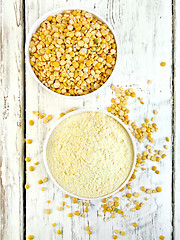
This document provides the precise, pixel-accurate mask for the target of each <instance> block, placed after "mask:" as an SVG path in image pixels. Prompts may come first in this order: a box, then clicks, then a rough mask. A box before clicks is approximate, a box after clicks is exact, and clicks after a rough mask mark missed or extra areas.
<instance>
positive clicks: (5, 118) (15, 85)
mask: <svg viewBox="0 0 180 240" xmlns="http://www.w3.org/2000/svg"><path fill="white" fill-rule="evenodd" d="M0 11H1V14H0V22H1V23H0V24H1V26H0V36H1V37H0V46H1V55H0V60H1V76H0V82H1V91H0V99H1V100H0V123H1V125H0V139H1V140H0V142H1V143H0V239H2V240H5V239H8V240H11V239H13V240H18V239H23V218H24V216H23V176H24V172H23V165H24V160H23V153H24V150H23V149H24V124H23V123H24V121H23V115H24V104H23V92H24V82H23V61H24V59H23V55H24V53H23V10H22V1H21V0H18V1H0Z"/></svg>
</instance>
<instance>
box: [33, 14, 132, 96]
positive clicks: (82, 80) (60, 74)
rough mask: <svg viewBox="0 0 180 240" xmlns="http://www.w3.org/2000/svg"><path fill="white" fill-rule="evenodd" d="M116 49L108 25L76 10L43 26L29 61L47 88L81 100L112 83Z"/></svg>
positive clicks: (36, 36)
mask: <svg viewBox="0 0 180 240" xmlns="http://www.w3.org/2000/svg"><path fill="white" fill-rule="evenodd" d="M116 49H117V47H116V42H115V38H114V35H113V34H112V32H111V31H110V29H109V28H108V26H107V25H106V24H104V23H103V22H102V21H100V20H98V19H97V18H96V17H95V16H93V15H92V14H91V13H89V12H86V11H82V10H73V11H66V12H64V13H62V14H57V15H55V16H49V17H48V18H47V19H46V20H45V21H43V22H42V23H41V25H40V27H39V28H38V29H37V31H36V33H34V34H33V35H32V38H31V41H30V43H29V53H30V59H29V60H30V64H31V66H32V69H33V71H34V73H35V74H36V76H37V78H38V79H39V80H40V81H41V82H42V83H43V84H44V85H45V86H46V87H48V88H49V89H51V90H52V91H54V92H56V93H59V94H63V95H67V96H80V95H85V94H88V93H90V92H93V91H95V90H96V89H98V88H100V87H101V86H102V85H103V84H104V83H105V82H106V81H107V80H108V78H109V76H110V75H111V73H112V71H113V69H114V67H115V63H116V57H117V50H116ZM132 95H134V94H132Z"/></svg>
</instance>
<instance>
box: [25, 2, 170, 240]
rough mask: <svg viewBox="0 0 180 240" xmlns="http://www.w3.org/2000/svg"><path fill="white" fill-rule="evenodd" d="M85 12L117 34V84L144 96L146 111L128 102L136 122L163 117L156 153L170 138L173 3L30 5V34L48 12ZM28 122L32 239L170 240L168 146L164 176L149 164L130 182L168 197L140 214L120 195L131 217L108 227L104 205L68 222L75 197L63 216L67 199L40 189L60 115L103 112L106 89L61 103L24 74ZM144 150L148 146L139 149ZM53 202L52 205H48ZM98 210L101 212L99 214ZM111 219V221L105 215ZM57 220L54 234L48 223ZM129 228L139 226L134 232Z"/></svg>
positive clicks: (50, 188) (153, 200)
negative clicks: (46, 145)
mask: <svg viewBox="0 0 180 240" xmlns="http://www.w3.org/2000/svg"><path fill="white" fill-rule="evenodd" d="M69 5H70V6H82V7H87V8H88V9H94V10H95V11H97V13H99V14H100V15H101V16H103V17H105V18H106V19H107V20H108V21H109V22H110V23H111V25H112V26H113V27H114V29H115V30H116V32H117V33H118V36H119V43H120V58H121V63H120V65H119V72H118V73H117V74H116V76H115V77H114V79H113V83H114V84H118V85H120V86H123V87H125V86H133V88H134V89H135V91H136V93H137V94H138V96H140V97H143V98H144V101H145V105H144V106H142V105H140V104H139V102H138V101H136V100H135V103H131V105H130V109H131V119H132V120H136V122H137V123H139V124H140V123H141V122H142V121H143V119H144V118H145V117H147V116H148V117H152V116H153V114H152V111H153V109H158V111H159V114H158V116H157V117H156V122H157V123H158V126H159V132H158V133H157V134H156V143H155V144H156V148H157V149H159V148H162V147H163V144H164V139H165V137H166V136H169V137H170V138H171V131H172V125H171V119H172V114H171V113H172V73H171V64H172V43H171V38H172V12H171V1H163V0H153V1H148V0H145V1H144V0H137V1H134V2H132V1H127V0H121V1H119V0H114V1H112V0H111V1H110V0H99V1H95V0H93V1H66V2H65V1H51V2H50V1H47V0H45V1H30V0H28V1H26V5H25V12H26V30H27V31H28V29H29V27H30V26H31V25H32V24H33V22H34V21H35V20H36V19H37V18H38V17H39V16H41V15H42V14H44V13H45V12H47V11H49V10H52V9H53V8H56V7H64V6H69ZM161 61H165V62H167V66H166V67H165V68H162V67H160V62H161ZM149 79H151V80H152V81H153V84H152V85H151V86H149V85H147V80H149ZM26 82H27V85H26V89H27V92H26V97H27V98H26V109H27V112H26V119H27V130H26V131H27V136H28V138H32V139H33V144H32V145H29V146H27V155H30V156H31V157H32V162H31V163H28V164H27V182H28V183H29V184H30V185H31V187H30V189H28V191H27V199H26V217H27V218H26V219H27V220H26V228H27V235H28V234H33V235H34V236H35V237H36V238H37V239H43V240H49V239H59V238H60V239H64V240H70V239H73V240H80V239H82V240H85V239H96V240H102V239H103V240H106V239H107V240H109V239H112V235H113V230H114V229H120V230H122V231H126V236H124V239H138V240H139V239H148V240H151V239H152V240H154V239H158V238H159V236H160V235H162V234H163V235H164V236H165V237H166V239H172V235H171V234H172V232H171V231H172V205H171V203H172V198H171V196H172V189H171V186H172V171H171V169H172V161H171V159H172V153H171V148H170V150H168V151H167V155H168V157H167V158H166V159H165V160H164V161H162V162H161V163H160V165H157V166H158V168H159V170H160V172H161V174H160V175H159V176H158V175H156V174H153V173H152V171H151V170H150V168H151V167H152V166H153V165H156V164H155V163H153V162H148V163H147V164H146V167H147V170H146V171H144V172H142V171H141V170H140V171H138V173H137V179H136V180H135V181H134V182H133V188H132V190H128V191H127V190H125V193H127V192H134V191H138V192H140V190H139V187H140V186H142V185H144V186H145V187H150V188H155V187H156V186H161V187H162V188H163V192H162V193H160V194H154V195H151V196H148V198H149V201H147V203H146V204H145V206H144V208H143V209H142V210H141V211H139V212H138V211H137V212H135V213H132V212H130V210H129V208H127V207H126V204H127V203H128V201H127V200H126V199H124V198H122V197H121V196H122V193H119V194H118V196H119V197H121V199H122V200H121V202H120V207H121V208H122V209H123V210H124V211H125V214H126V215H127V218H122V217H120V216H118V217H116V218H115V219H110V220H108V221H107V222H104V221H103V218H102V217H97V212H98V210H99V209H100V202H98V201H91V202H90V204H91V210H90V212H89V213H88V216H87V217H86V218H78V217H76V216H75V217H73V218H68V217H67V214H68V212H70V211H74V210H78V209H81V210H82V209H83V208H82V206H79V205H77V206H76V205H74V204H72V203H71V201H72V200H71V199H67V200H66V203H67V204H69V205H70V209H68V208H65V210H64V211H63V212H58V211H57V209H56V208H57V206H58V205H59V204H60V202H62V201H63V199H64V198H63V192H61V191H60V190H59V189H57V187H56V186H54V185H53V183H52V182H51V181H50V180H49V181H48V182H47V183H46V184H43V186H45V187H46V191H44V192H42V191H41V190H40V189H41V187H42V185H41V186H40V185H38V184H37V181H38V180H39V179H41V178H42V177H44V176H47V173H46V171H45V168H44V165H43V158H42V147H43V141H44V138H45V135H46V133H47V130H48V128H50V127H51V125H52V124H53V122H54V121H55V120H56V119H57V118H58V116H59V113H60V112H62V111H65V110H68V109H69V108H71V107H72V106H73V107H80V108H82V107H98V108H102V109H105V107H107V105H109V104H110V98H111V97H112V91H111V90H110V89H109V88H107V89H106V90H105V91H104V93H102V94H101V95H100V98H99V100H97V99H96V97H94V98H91V99H86V100H78V101H69V100H64V99H62V98H60V97H59V98H58V97H56V96H53V95H52V94H50V93H48V92H47V91H46V90H44V89H42V87H40V86H39V85H38V83H37V82H36V81H35V80H34V79H33V78H32V76H31V75H30V72H29V71H28V69H27V75H26ZM32 110H38V111H40V112H45V113H47V114H52V115H54V119H53V121H51V122H49V123H48V124H47V125H44V124H43V122H42V121H40V120H37V118H36V117H35V116H33V115H32ZM30 119H34V120H35V125H34V126H33V127H30V126H28V121H29V120H30ZM138 150H139V151H142V150H143V146H138ZM36 161H39V162H40V164H39V165H38V166H37V167H36V170H35V172H29V171H28V167H29V166H30V165H31V164H32V163H33V162H36ZM144 197H145V194H143V193H141V196H140V198H139V201H142V202H144ZM47 200H51V203H50V204H47V203H46V201H47ZM45 208H50V209H51V210H52V213H51V214H50V215H46V214H45V213H44V210H45ZM99 212H100V211H99ZM107 217H108V215H107ZM53 222H55V223H56V224H57V226H56V228H53V227H52V226H51V224H52V223H53ZM132 222H137V223H138V228H137V229H136V230H135V229H134V228H133V227H132V226H131V223H132ZM88 224H89V225H90V226H91V227H92V231H93V235H92V236H88V235H87V233H86V232H85V231H84V227H85V226H86V225H88ZM57 229H60V230H62V231H63V234H62V236H60V237H59V236H58V235H57V234H56V230H57Z"/></svg>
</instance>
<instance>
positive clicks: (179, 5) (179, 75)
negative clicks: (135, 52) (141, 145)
mask: <svg viewBox="0 0 180 240" xmlns="http://www.w3.org/2000/svg"><path fill="white" fill-rule="evenodd" d="M173 10H174V11H173V13H174V41H175V42H174V78H175V81H174V121H175V128H174V144H175V148H174V163H175V164H174V186H173V187H174V210H175V214H174V220H175V221H174V237H175V239H180V204H179V203H180V174H179V172H180V157H179V156H180V147H179V146H180V131H179V123H180V94H179V93H180V47H179V43H180V1H179V0H176V2H175V3H174V8H173Z"/></svg>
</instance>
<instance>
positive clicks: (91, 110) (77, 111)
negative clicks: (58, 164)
mask: <svg viewBox="0 0 180 240" xmlns="http://www.w3.org/2000/svg"><path fill="white" fill-rule="evenodd" d="M84 112H102V113H105V114H106V115H108V116H110V117H112V118H114V119H115V120H116V121H118V122H119V124H121V125H122V126H123V127H124V129H125V130H126V131H127V133H128V135H129V137H130V139H131V142H132V145H133V152H134V158H133V164H132V168H131V171H130V172H129V174H128V176H127V178H126V180H125V181H124V182H123V183H122V184H121V185H120V186H119V187H118V188H117V189H116V190H115V191H114V192H111V193H109V194H107V195H104V196H101V197H93V198H92V197H91V198H90V197H87V198H85V197H80V196H78V195H76V194H73V193H71V192H68V191H67V190H65V189H64V188H63V187H62V186H61V185H60V184H58V183H57V181H56V180H55V178H54V177H53V176H52V174H51V172H50V170H49V167H48V164H47V159H46V149H47V144H48V141H49V138H50V136H51V134H52V132H53V131H54V129H55V128H56V127H57V126H58V125H59V124H60V123H61V122H62V121H64V120H65V119H67V118H69V117H71V116H73V115H77V114H80V113H84ZM43 160H44V165H45V168H46V171H47V173H48V175H49V176H50V179H51V180H52V181H53V183H54V184H55V185H56V186H57V187H58V188H59V189H60V190H62V191H63V192H65V193H66V194H68V195H69V196H71V197H76V198H78V199H82V200H99V199H103V198H108V197H110V196H111V195H114V194H116V193H117V192H119V190H120V189H122V188H124V187H125V186H126V184H127V183H128V181H129V179H130V178H131V176H132V174H133V172H134V169H135V165H136V143H135V141H134V139H133V137H132V134H131V132H130V130H129V129H128V128H127V126H126V125H125V124H124V123H123V122H122V121H121V120H120V119H119V118H118V117H116V116H114V115H112V114H111V113H109V112H107V111H105V110H99V109H95V108H88V109H79V110H75V111H73V112H70V113H68V114H66V115H65V116H63V117H61V118H60V119H59V120H57V121H56V122H55V123H54V124H53V125H52V127H51V128H50V131H49V132H48V133H47V135H46V137H45V140H44V145H43Z"/></svg>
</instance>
